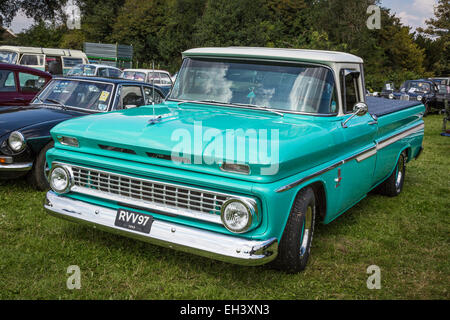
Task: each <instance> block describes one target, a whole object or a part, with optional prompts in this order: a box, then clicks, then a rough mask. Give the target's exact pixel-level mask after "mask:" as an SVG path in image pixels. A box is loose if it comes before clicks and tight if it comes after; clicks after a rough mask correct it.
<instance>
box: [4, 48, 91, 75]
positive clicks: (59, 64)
mask: <svg viewBox="0 0 450 320" xmlns="http://www.w3.org/2000/svg"><path fill="white" fill-rule="evenodd" d="M0 62H5V63H12V64H19V65H22V66H28V67H32V68H36V69H39V70H43V71H48V72H50V73H52V74H58V75H61V74H66V73H67V72H68V71H69V70H70V69H71V68H72V67H74V66H76V65H77V64H83V63H89V61H88V58H87V56H86V54H85V53H84V52H83V51H80V50H72V49H50V48H34V47H19V46H0Z"/></svg>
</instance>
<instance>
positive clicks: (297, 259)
mask: <svg viewBox="0 0 450 320" xmlns="http://www.w3.org/2000/svg"><path fill="white" fill-rule="evenodd" d="M316 211H317V207H316V198H315V195H314V191H313V189H312V188H310V187H307V188H305V189H302V190H301V191H300V192H299V193H298V195H297V197H296V199H295V202H294V205H293V207H292V209H291V212H290V214H289V218H288V222H287V224H286V227H285V229H284V232H283V236H282V238H281V241H280V245H279V247H278V256H277V258H276V259H275V260H274V261H273V262H272V266H273V267H274V268H276V269H279V270H282V271H285V272H288V273H296V272H299V271H302V270H303V269H305V267H306V264H307V262H308V258H309V255H310V251H311V243H312V239H313V234H314V224H315V219H316Z"/></svg>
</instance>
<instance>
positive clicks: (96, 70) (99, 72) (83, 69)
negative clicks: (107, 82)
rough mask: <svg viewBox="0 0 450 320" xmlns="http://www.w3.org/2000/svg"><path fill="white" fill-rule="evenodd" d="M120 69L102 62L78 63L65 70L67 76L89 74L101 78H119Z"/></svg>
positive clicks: (120, 74) (120, 75)
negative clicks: (67, 70)
mask: <svg viewBox="0 0 450 320" xmlns="http://www.w3.org/2000/svg"><path fill="white" fill-rule="evenodd" d="M122 73H123V72H122V70H120V69H119V68H116V67H111V66H107V65H104V64H96V63H89V64H78V65H76V66H75V67H73V68H72V69H70V70H69V72H67V75H68V76H90V77H103V78H121V77H122Z"/></svg>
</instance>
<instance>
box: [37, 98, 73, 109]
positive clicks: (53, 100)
mask: <svg viewBox="0 0 450 320" xmlns="http://www.w3.org/2000/svg"><path fill="white" fill-rule="evenodd" d="M39 100H40V99H39ZM40 101H42V100H40ZM45 101H49V102H52V103H55V104H57V105H59V106H61V107H62V108H63V109H64V110H66V109H67V106H66V105H65V104H64V103H62V102H61V101H58V100H55V99H49V98H47V99H45Z"/></svg>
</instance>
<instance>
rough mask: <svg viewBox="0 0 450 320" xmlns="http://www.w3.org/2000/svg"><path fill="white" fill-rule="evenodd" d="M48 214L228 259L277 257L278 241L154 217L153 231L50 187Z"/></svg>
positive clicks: (243, 261)
mask: <svg viewBox="0 0 450 320" xmlns="http://www.w3.org/2000/svg"><path fill="white" fill-rule="evenodd" d="M44 207H45V209H46V210H47V211H48V213H49V214H51V215H53V216H55V217H59V218H64V219H68V220H71V221H74V222H78V223H83V224H87V225H91V226H93V227H94V228H98V229H101V230H105V231H108V232H112V233H117V234H121V235H124V236H127V237H131V238H135V239H138V240H142V241H145V242H149V243H153V244H157V245H161V246H164V247H169V248H172V249H176V250H181V251H184V252H188V253H193V254H197V255H201V256H204V257H208V258H212V259H217V260H221V261H225V262H230V263H235V264H240V265H246V266H256V265H262V264H265V263H268V262H270V261H272V260H273V259H275V257H276V256H277V253H278V241H277V239H276V238H271V239H268V240H265V241H256V240H247V239H242V238H239V237H234V236H229V235H224V234H220V233H216V232H211V231H207V230H202V229H198V228H193V227H188V226H184V225H180V224H175V223H170V222H165V221H160V220H154V222H153V224H152V227H151V230H150V234H143V233H139V232H136V231H133V230H129V229H124V228H121V227H117V226H115V225H114V222H115V219H116V212H117V211H116V210H113V209H109V208H105V207H102V206H97V205H93V204H90V203H87V202H84V201H79V200H74V199H71V198H68V197H64V196H59V195H57V194H56V193H54V192H53V191H49V192H48V193H47V196H46V201H45V204H44Z"/></svg>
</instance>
